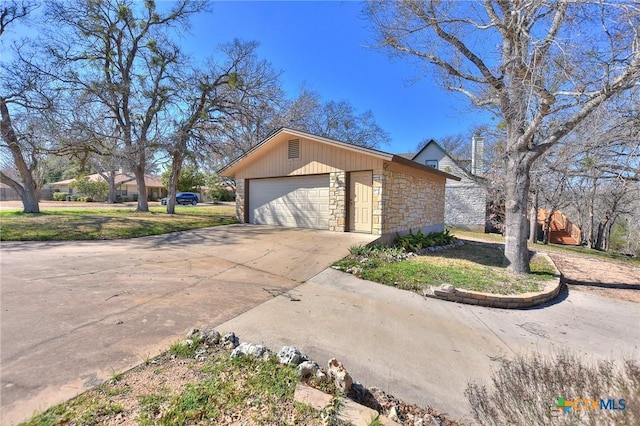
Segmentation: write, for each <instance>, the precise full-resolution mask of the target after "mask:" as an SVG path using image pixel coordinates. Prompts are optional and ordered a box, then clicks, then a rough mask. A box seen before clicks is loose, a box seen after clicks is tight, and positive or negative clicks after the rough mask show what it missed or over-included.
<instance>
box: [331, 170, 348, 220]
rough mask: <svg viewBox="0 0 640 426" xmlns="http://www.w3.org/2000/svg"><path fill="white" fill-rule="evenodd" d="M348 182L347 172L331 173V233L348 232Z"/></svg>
mask: <svg viewBox="0 0 640 426" xmlns="http://www.w3.org/2000/svg"><path fill="white" fill-rule="evenodd" d="M346 182H347V174H346V172H344V171H340V172H334V173H329V231H336V232H344V231H346V229H345V223H346V222H345V218H346V215H347V204H346V196H347V187H346Z"/></svg>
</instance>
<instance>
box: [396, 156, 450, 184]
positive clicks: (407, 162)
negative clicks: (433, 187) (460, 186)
mask: <svg viewBox="0 0 640 426" xmlns="http://www.w3.org/2000/svg"><path fill="white" fill-rule="evenodd" d="M392 162H394V163H398V164H402V165H405V166H409V167H413V168H415V169H418V170H422V171H425V172H429V173H431V174H434V175H437V176H440V177H444V178H446V179H451V180H456V181H460V180H462V179H461V178H460V177H458V176H456V175H452V174H450V173H447V172H443V171H441V170H438V169H434V168H433V167H429V166H425V165H424V164H420V163H418V162H417V161H413V160H408V159H406V158H404V157H400V156H398V155H394V156H393V159H392Z"/></svg>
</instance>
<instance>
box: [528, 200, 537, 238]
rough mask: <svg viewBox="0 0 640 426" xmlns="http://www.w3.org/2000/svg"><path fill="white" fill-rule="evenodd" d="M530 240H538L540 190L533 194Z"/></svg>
mask: <svg viewBox="0 0 640 426" xmlns="http://www.w3.org/2000/svg"><path fill="white" fill-rule="evenodd" d="M529 241H531V242H532V243H534V244H535V243H537V242H538V191H535V192H534V194H533V206H531V214H530V216H529Z"/></svg>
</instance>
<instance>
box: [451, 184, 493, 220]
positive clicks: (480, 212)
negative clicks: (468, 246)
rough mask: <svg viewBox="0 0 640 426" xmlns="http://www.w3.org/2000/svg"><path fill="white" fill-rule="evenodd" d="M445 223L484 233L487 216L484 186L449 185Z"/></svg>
mask: <svg viewBox="0 0 640 426" xmlns="http://www.w3.org/2000/svg"><path fill="white" fill-rule="evenodd" d="M446 194H447V196H446V199H445V213H444V223H445V224H446V225H447V226H452V227H454V228H462V229H469V230H473V231H481V232H483V231H484V229H485V224H486V215H487V190H486V189H485V188H484V186H483V185H480V184H477V183H470V184H468V185H447V186H446Z"/></svg>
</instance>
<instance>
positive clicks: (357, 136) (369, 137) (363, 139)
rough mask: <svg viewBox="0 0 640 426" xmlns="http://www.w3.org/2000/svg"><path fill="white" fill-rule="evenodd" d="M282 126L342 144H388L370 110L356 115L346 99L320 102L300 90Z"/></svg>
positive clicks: (307, 91) (310, 92)
mask: <svg viewBox="0 0 640 426" xmlns="http://www.w3.org/2000/svg"><path fill="white" fill-rule="evenodd" d="M282 121H283V125H285V126H288V127H293V128H295V129H299V130H303V131H306V132H309V133H313V134H316V135H319V136H324V137H327V138H332V139H336V140H339V141H341V142H346V143H350V144H353V145H358V146H363V147H365V148H379V147H380V146H381V145H385V144H387V143H389V141H390V137H389V134H388V133H387V132H386V131H384V129H382V127H380V126H379V125H378V124H377V123H376V121H375V117H374V116H373V113H372V112H371V111H370V110H367V111H364V112H362V113H358V112H356V109H355V108H354V106H353V105H351V103H349V102H348V101H346V100H341V101H328V102H322V100H321V98H320V94H319V93H317V92H313V91H309V90H303V91H302V92H301V93H300V95H299V96H298V98H297V99H295V100H294V101H293V102H292V103H291V105H290V106H289V108H288V110H287V111H286V113H285V116H284V117H283V120H282Z"/></svg>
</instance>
